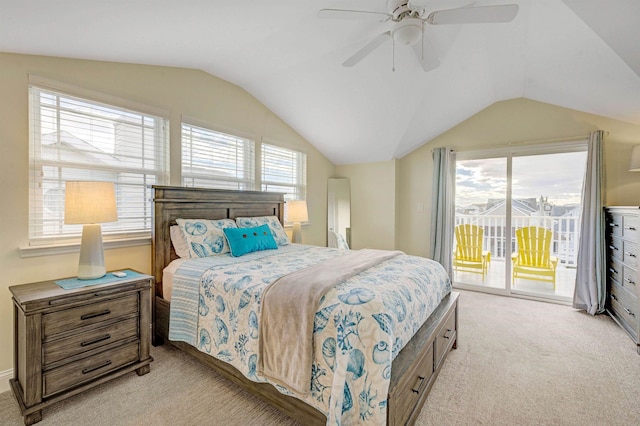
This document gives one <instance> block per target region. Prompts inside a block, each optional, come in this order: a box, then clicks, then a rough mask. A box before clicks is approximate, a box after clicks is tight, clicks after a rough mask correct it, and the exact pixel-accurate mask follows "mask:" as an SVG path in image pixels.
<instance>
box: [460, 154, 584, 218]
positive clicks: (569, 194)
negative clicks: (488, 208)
mask: <svg viewBox="0 0 640 426" xmlns="http://www.w3.org/2000/svg"><path fill="white" fill-rule="evenodd" d="M586 161H587V153H586V152H585V151H583V152H570V153H562V154H543V155H529V156H522V157H513V173H512V176H513V177H512V190H513V194H512V198H515V199H520V198H538V199H539V198H540V196H541V195H543V196H545V197H548V201H549V202H550V203H551V204H554V205H556V206H563V205H568V204H579V203H580V198H581V195H580V194H581V191H582V180H583V178H584V173H585V166H586ZM506 191H507V159H506V158H504V157H502V158H491V159H482V160H461V161H458V162H457V170H456V205H457V206H469V205H471V204H484V203H486V202H487V200H488V199H490V198H493V199H496V198H498V199H504V198H506Z"/></svg>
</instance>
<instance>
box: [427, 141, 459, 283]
mask: <svg viewBox="0 0 640 426" xmlns="http://www.w3.org/2000/svg"><path fill="white" fill-rule="evenodd" d="M455 178H456V154H455V152H454V151H453V150H451V149H450V148H436V149H434V150H433V195H432V202H431V241H430V252H431V258H432V259H433V260H435V261H437V262H439V263H440V264H441V265H442V266H443V267H444V269H445V270H446V271H447V273H448V274H449V277H453V269H452V267H451V253H452V251H453V229H454V225H455V223H454V222H455V200H454V198H455Z"/></svg>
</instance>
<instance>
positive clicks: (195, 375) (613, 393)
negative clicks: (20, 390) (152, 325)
mask: <svg viewBox="0 0 640 426" xmlns="http://www.w3.org/2000/svg"><path fill="white" fill-rule="evenodd" d="M461 293H462V296H461V298H460V316H459V320H460V332H459V335H458V349H456V350H454V351H452V352H451V353H450V354H449V357H448V359H447V361H446V362H445V365H444V367H443V370H442V371H441V373H440V376H439V377H438V379H437V380H436V383H435V385H434V387H433V389H432V390H431V393H430V394H429V397H428V398H427V401H426V404H425V407H424V408H423V410H422V413H421V414H420V416H419V418H418V421H417V424H418V425H482V424H491V425H534V424H535V425H585V424H590V425H605V424H606V425H637V424H640V403H639V402H638V401H639V400H638V397H639V396H640V356H639V355H638V354H637V353H636V349H635V345H634V344H633V342H632V341H631V340H630V339H629V338H628V337H627V335H626V334H625V333H624V332H623V331H622V330H621V329H620V328H619V327H618V326H617V325H616V324H615V323H614V322H613V320H611V318H609V317H608V316H606V315H599V316H596V317H592V316H590V315H587V314H584V313H582V312H578V311H575V310H573V309H571V308H570V307H567V306H561V305H554V304H548V303H541V302H534V301H528V300H521V299H514V298H507V297H500V296H493V295H488V294H482V293H475V292H468V291H463V292H461ZM152 355H153V357H154V358H155V360H154V362H153V363H152V364H151V372H150V373H149V374H147V375H145V376H142V377H138V376H137V375H136V374H135V373H131V374H127V375H125V376H124V377H120V378H118V379H115V380H113V381H111V382H109V383H105V384H103V385H101V386H98V387H97V388H95V389H92V390H91V391H88V392H86V393H84V394H81V395H77V396H75V397H72V398H70V399H67V400H65V401H63V402H61V403H59V404H56V405H53V406H51V407H49V408H47V409H45V410H43V420H42V422H41V423H39V425H42V426H62V425H64V426H68V425H96V426H100V425H230V426H233V425H297V424H298V423H297V422H296V421H295V420H293V419H291V418H289V417H287V416H284V415H282V414H280V413H279V412H278V411H277V410H275V409H273V408H271V407H269V406H268V405H266V404H265V403H263V402H262V401H260V400H259V399H258V398H256V397H253V396H251V395H250V394H248V393H246V392H244V391H242V390H240V389H238V388H237V387H236V386H235V385H233V384H232V383H230V382H228V381H226V380H225V379H223V378H221V377H220V376H219V375H218V374H216V373H215V372H213V371H212V370H210V369H209V368H207V367H205V366H203V365H202V364H200V363H199V362H198V361H195V360H194V359H192V358H191V357H189V356H187V355H185V354H183V353H182V352H180V351H178V350H176V349H174V348H173V347H171V346H170V345H164V346H161V347H157V348H152ZM21 424H23V423H22V418H21V417H20V413H19V410H18V405H17V403H16V402H15V400H14V398H13V395H12V394H11V393H10V392H5V393H2V394H0V425H16V426H17V425H21Z"/></svg>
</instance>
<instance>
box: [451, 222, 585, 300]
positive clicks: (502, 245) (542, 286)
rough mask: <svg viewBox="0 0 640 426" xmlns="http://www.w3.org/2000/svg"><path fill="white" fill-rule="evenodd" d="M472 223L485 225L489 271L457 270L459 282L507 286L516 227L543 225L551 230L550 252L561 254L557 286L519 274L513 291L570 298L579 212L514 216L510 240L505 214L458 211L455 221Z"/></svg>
mask: <svg viewBox="0 0 640 426" xmlns="http://www.w3.org/2000/svg"><path fill="white" fill-rule="evenodd" d="M466 223H469V224H473V225H477V226H480V227H481V228H483V229H484V239H483V249H484V250H487V251H489V252H490V253H491V262H490V264H489V268H488V271H487V275H486V276H485V277H484V280H483V278H482V274H478V273H472V272H462V271H455V270H454V277H453V280H454V282H455V283H456V284H470V285H474V286H480V287H485V288H493V289H504V288H505V286H506V282H505V274H506V266H507V265H506V262H507V261H508V262H509V263H510V262H511V253H513V252H516V251H517V242H516V239H515V230H516V229H518V228H522V227H525V226H540V227H544V228H548V229H550V230H551V231H552V233H553V236H552V244H551V255H552V256H555V257H557V258H558V267H557V270H556V288H555V290H554V289H553V284H551V283H549V282H543V281H537V280H529V279H523V278H518V279H516V282H515V285H514V284H513V283H511V292H512V293H520V294H525V295H530V296H536V297H544V298H550V299H556V300H563V301H570V300H571V299H572V298H573V289H574V284H575V277H576V261H577V253H578V242H579V240H580V236H579V232H580V224H579V217H576V216H560V217H557V216H556V217H554V216H517V217H513V218H512V228H511V235H512V238H511V242H510V244H508V243H507V237H506V218H505V217H504V216H499V215H496V216H493V215H462V214H457V215H456V225H459V224H466Z"/></svg>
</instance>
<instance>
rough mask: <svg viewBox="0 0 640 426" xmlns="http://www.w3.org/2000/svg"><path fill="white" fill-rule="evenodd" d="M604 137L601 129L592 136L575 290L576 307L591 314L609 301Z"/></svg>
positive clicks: (600, 311) (583, 194)
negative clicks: (607, 292) (605, 220)
mask: <svg viewBox="0 0 640 426" xmlns="http://www.w3.org/2000/svg"><path fill="white" fill-rule="evenodd" d="M603 137H604V132H602V131H601V130H598V131H595V132H592V133H591V134H590V135H589V151H588V155H587V168H586V172H585V177H584V183H583V186H582V213H581V218H582V220H581V222H580V242H579V244H578V270H577V271H576V284H575V290H574V293H573V307H574V308H576V309H581V310H585V311H587V312H588V313H590V314H591V315H595V314H598V313H602V312H604V308H605V300H606V285H605V282H606V281H605V280H606V275H605V273H606V271H605V266H606V259H605V256H606V253H605V237H604V232H605V229H604V228H605V223H604V211H603V207H604V206H603V204H604V158H603V157H604V156H603V147H602V143H603Z"/></svg>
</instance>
